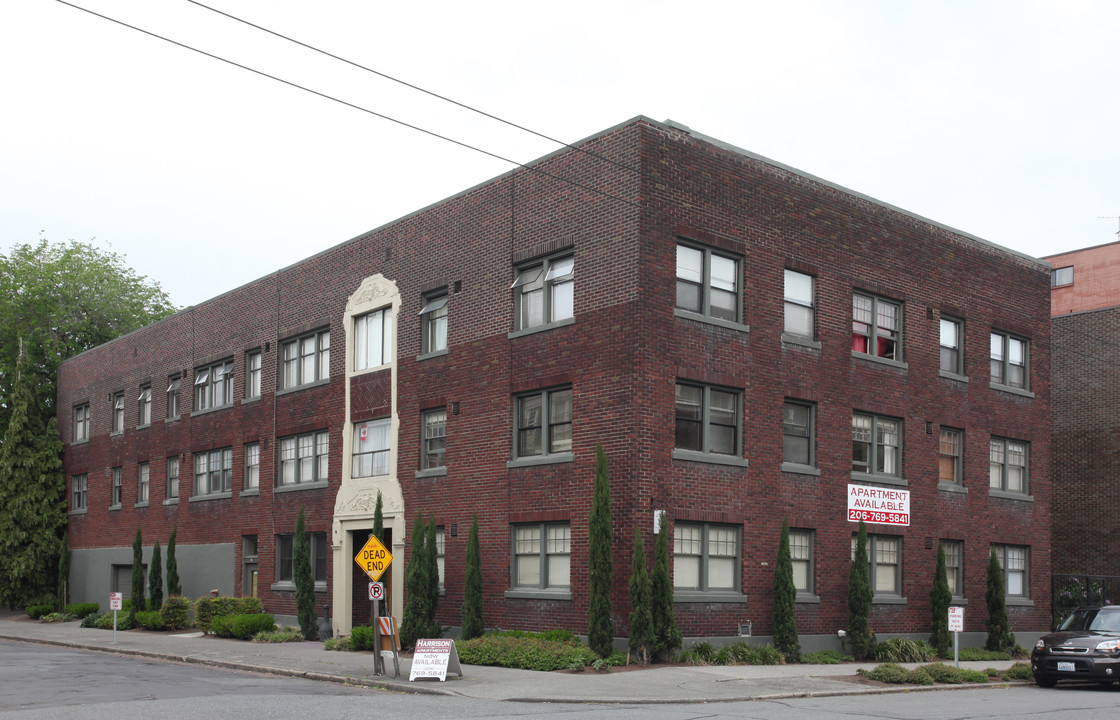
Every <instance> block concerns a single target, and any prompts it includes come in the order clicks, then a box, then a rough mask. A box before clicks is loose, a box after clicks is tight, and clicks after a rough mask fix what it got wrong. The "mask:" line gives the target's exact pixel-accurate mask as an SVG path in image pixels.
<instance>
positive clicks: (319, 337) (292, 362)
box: [281, 330, 331, 390]
mask: <svg viewBox="0 0 1120 720" xmlns="http://www.w3.org/2000/svg"><path fill="white" fill-rule="evenodd" d="M281 357H282V362H283V372H282V373H281V379H282V382H283V387H284V389H285V390H287V389H290V388H295V387H299V386H300V385H309V384H311V383H314V382H318V381H320V380H326V379H327V378H328V377H330V367H331V332H330V330H319V331H318V332H313V333H310V334H307V335H303V336H301V337H298V338H293V339H291V340H286V341H284V343H283V345H282V346H281Z"/></svg>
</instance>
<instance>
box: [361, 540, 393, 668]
mask: <svg viewBox="0 0 1120 720" xmlns="http://www.w3.org/2000/svg"><path fill="white" fill-rule="evenodd" d="M354 562H356V563H358V567H360V568H361V569H362V572H364V573H365V574H366V575H369V579H370V580H372V581H373V582H371V583H370V584H369V599H370V600H372V601H373V671H374V673H376V674H378V675H385V674H386V673H385V661H384V660H383V659H382V657H381V623H380V622H378V621H379V619H380V617H381V599H382V598H383V597H384V596H385V586H384V585H382V584H381V583H380V582H378V581H379V580H381V576H382V575H383V574H384V573H385V571H386V570H388V569H389V564H390V563H391V562H393V554H392V553H390V552H389V551H388V550H387V549H386V548H385V545H383V544H382V542H381V540H380V539H378V537H377V535H375V534H374V533H370V535H369V540H367V541H366V544H365V545H363V546H362V549H361V550H359V551H358V554H357V555H355V556H354ZM375 587H380V588H381V589H380V591H378V592H377V595H376V596H375V595H374V592H375ZM393 640H394V636H393V635H390V636H389V641H390V644H391V646H392V649H393V662H394V664H398V660H397V646H396V643H394V642H393ZM397 675H398V676H399V675H400V668H399V664H398V669H397Z"/></svg>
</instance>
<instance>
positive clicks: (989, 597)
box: [984, 547, 1015, 652]
mask: <svg viewBox="0 0 1120 720" xmlns="http://www.w3.org/2000/svg"><path fill="white" fill-rule="evenodd" d="M1006 598H1007V595H1006V591H1005V590H1004V587H1003V568H1002V567H1001V566H1000V564H999V557H998V556H997V555H996V549H995V548H994V547H993V548H992V555H991V557H989V558H988V589H987V591H986V592H985V593H984V599H985V600H986V601H987V604H988V622H987V624H986V625H987V628H988V640H987V642H986V643H985V644H984V647H985V648H987V649H988V650H995V651H997V652H999V651H1003V650H1010V649H1011V648H1013V647H1015V636H1014V635H1012V634H1011V627H1010V626H1011V623H1010V621H1009V620H1008V619H1007V605H1006V602H1005V601H1006Z"/></svg>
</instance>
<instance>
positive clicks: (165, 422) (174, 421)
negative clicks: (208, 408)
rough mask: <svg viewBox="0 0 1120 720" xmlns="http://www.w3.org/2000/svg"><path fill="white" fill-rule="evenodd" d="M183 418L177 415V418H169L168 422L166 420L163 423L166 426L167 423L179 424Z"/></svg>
mask: <svg viewBox="0 0 1120 720" xmlns="http://www.w3.org/2000/svg"><path fill="white" fill-rule="evenodd" d="M182 417H183V416H182V415H176V416H175V417H169V418H167V419H166V420H164V421H163V423H164V424H165V425H166V424H167V423H177V422H179V420H180V419H182Z"/></svg>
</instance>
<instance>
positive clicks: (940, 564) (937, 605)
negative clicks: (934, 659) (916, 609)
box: [929, 542, 953, 657]
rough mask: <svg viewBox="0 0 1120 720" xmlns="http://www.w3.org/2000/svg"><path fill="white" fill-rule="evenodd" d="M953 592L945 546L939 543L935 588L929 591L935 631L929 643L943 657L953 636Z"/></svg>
mask: <svg viewBox="0 0 1120 720" xmlns="http://www.w3.org/2000/svg"><path fill="white" fill-rule="evenodd" d="M952 602H953V593H952V592H950V591H949V577H948V575H947V574H946V573H945V546H944V545H943V544H942V543H941V542H938V543H937V566H936V567H935V568H934V570H933V589H932V590H930V591H929V611H930V623H931V625H932V627H933V633H932V634H931V635H930V636H929V644H930V645H932V646H933V649H934V650H936V651H937V654H938V655H940V656H941V657H947V653H948V652H949V646H950V645H951V644H952V643H953V638H952V636H951V635H950V634H949V605H950V604H951V603H952Z"/></svg>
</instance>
